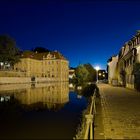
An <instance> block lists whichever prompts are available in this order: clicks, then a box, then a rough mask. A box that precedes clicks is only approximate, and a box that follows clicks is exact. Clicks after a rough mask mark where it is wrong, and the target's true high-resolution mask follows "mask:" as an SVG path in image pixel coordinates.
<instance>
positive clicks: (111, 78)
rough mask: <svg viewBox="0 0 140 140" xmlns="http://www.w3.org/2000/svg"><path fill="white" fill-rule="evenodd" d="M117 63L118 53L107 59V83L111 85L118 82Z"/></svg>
mask: <svg viewBox="0 0 140 140" xmlns="http://www.w3.org/2000/svg"><path fill="white" fill-rule="evenodd" d="M117 64H118V55H117V56H112V57H111V58H110V59H109V60H108V82H109V84H112V85H117V84H118V72H117V68H118V66H117Z"/></svg>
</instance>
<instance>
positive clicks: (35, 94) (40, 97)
mask: <svg viewBox="0 0 140 140" xmlns="http://www.w3.org/2000/svg"><path fill="white" fill-rule="evenodd" d="M20 86H21V85H20ZM23 86H24V85H23ZM11 97H12V98H11ZM13 98H14V99H16V100H18V101H19V102H20V103H21V104H23V105H28V106H34V105H35V104H37V105H39V103H40V105H42V106H43V107H47V108H48V109H60V108H61V107H63V106H64V105H65V104H66V103H67V102H68V101H69V86H68V83H67V82H64V83H49V84H41V85H40V84H39V85H30V86H29V87H28V88H27V87H26V88H25V89H24V88H23V87H22V86H21V88H19V87H18V89H14V90H12V91H11V90H8V89H5V90H1V91H0V101H1V102H7V101H10V100H12V99H13Z"/></svg>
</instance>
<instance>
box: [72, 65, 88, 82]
mask: <svg viewBox="0 0 140 140" xmlns="http://www.w3.org/2000/svg"><path fill="white" fill-rule="evenodd" d="M88 75H89V72H88V70H87V69H86V68H85V67H84V65H79V66H78V67H77V68H76V70H75V76H76V79H77V82H78V84H83V83H84V82H86V81H87V78H88Z"/></svg>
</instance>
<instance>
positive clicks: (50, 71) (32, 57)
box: [14, 51, 69, 81]
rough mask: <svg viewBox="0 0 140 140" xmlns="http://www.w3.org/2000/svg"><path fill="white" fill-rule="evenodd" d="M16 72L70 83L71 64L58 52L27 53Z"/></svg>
mask: <svg viewBox="0 0 140 140" xmlns="http://www.w3.org/2000/svg"><path fill="white" fill-rule="evenodd" d="M14 70H16V71H20V72H24V73H26V76H27V77H46V78H47V79H48V81H49V80H51V81H52V80H54V81H68V76H69V62H68V60H66V58H64V56H63V55H62V54H60V53H59V52H57V51H54V52H46V53H37V52H36V53H35V52H31V51H25V52H24V53H23V54H22V55H21V59H20V62H18V63H16V64H15V66H14Z"/></svg>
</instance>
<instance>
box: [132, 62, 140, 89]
mask: <svg viewBox="0 0 140 140" xmlns="http://www.w3.org/2000/svg"><path fill="white" fill-rule="evenodd" d="M133 74H134V77H135V78H134V87H135V89H137V90H138V91H140V63H136V64H134V69H133Z"/></svg>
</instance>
